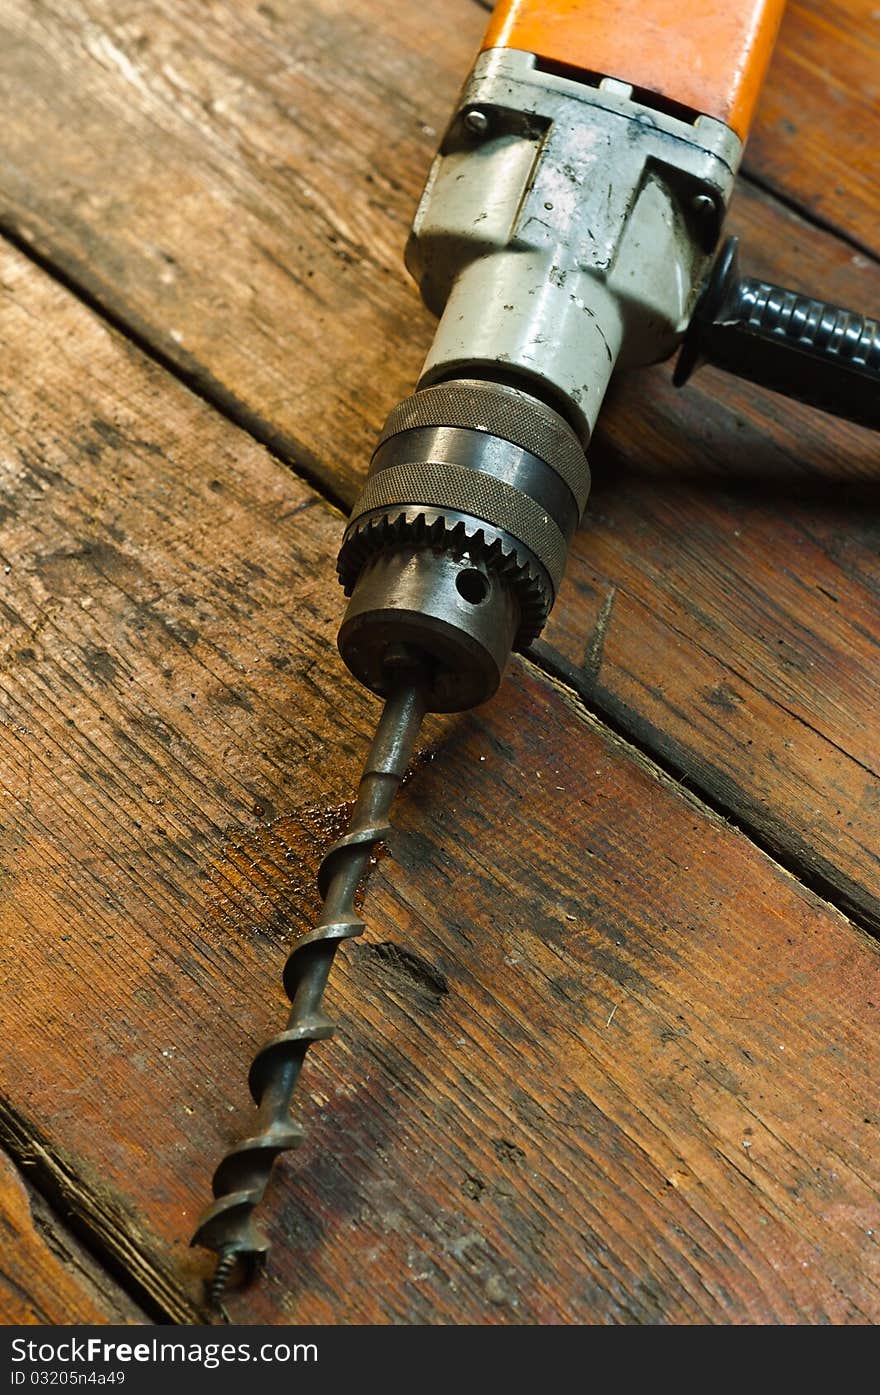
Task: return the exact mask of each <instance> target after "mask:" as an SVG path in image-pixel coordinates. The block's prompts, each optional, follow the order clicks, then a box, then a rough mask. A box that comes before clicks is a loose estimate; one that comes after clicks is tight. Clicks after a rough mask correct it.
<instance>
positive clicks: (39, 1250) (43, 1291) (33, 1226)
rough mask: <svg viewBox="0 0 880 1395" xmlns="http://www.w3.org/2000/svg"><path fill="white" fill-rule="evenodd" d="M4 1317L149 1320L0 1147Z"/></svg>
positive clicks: (15, 1320) (24, 1320)
mask: <svg viewBox="0 0 880 1395" xmlns="http://www.w3.org/2000/svg"><path fill="white" fill-rule="evenodd" d="M0 1256H2V1257H0V1322H2V1323H4V1324H5V1325H6V1326H16V1327H17V1326H22V1325H29V1326H30V1325H33V1324H41V1325H46V1324H67V1323H90V1324H93V1323H105V1322H113V1323H132V1322H143V1321H144V1316H143V1314H142V1313H141V1312H140V1311H139V1310H138V1309H137V1308H136V1307H135V1305H134V1304H133V1303H132V1302H131V1301H130V1299H129V1298H128V1297H127V1296H126V1295H125V1294H124V1293H123V1292H122V1291H121V1289H119V1287H118V1286H117V1285H116V1284H115V1283H114V1282H113V1280H112V1279H110V1277H109V1276H108V1275H107V1274H105V1273H103V1272H102V1270H101V1269H100V1267H99V1266H97V1265H96V1264H95V1263H94V1261H93V1260H91V1259H90V1258H89V1256H88V1255H87V1254H86V1253H85V1251H84V1250H83V1248H82V1246H81V1245H80V1244H79V1243H78V1242H77V1241H76V1240H75V1239H74V1237H73V1236H72V1235H70V1234H69V1233H68V1232H67V1230H66V1229H65V1227H64V1226H63V1225H62V1224H61V1223H60V1222H59V1221H58V1218H57V1217H56V1216H55V1215H53V1213H52V1212H51V1211H50V1210H49V1208H48V1207H47V1206H46V1204H45V1202H43V1200H42V1198H41V1197H40V1196H39V1195H38V1194H36V1193H34V1192H32V1191H31V1190H30V1188H28V1187H27V1186H26V1185H25V1183H24V1182H23V1181H22V1178H21V1174H20V1173H19V1172H18V1171H17V1170H16V1168H15V1166H14V1164H13V1163H12V1161H11V1159H10V1158H9V1157H8V1156H7V1155H6V1154H5V1153H3V1152H2V1151H0Z"/></svg>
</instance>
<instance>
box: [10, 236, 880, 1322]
mask: <svg viewBox="0 0 880 1395" xmlns="http://www.w3.org/2000/svg"><path fill="white" fill-rule="evenodd" d="M0 273H2V274H0V285H2V302H0V310H2V319H3V323H4V326H5V332H6V335H7V343H8V345H9V346H10V349H9V352H7V354H6V355H5V356H4V358H3V360H2V364H0V394H2V395H0V404H2V416H0V425H2V430H3V474H2V479H3V489H4V498H3V503H4V505H5V510H6V512H5V517H4V521H3V522H2V525H0V553H2V556H3V557H4V558H5V559H6V562H5V567H4V571H3V581H2V584H3V604H4V612H5V618H6V640H5V646H6V647H5V653H4V664H3V668H2V673H0V695H2V696H0V701H2V707H3V727H2V735H3V740H2V742H0V788H2V790H3V792H4V827H3V842H2V865H3V879H4V908H3V941H2V959H3V972H4V976H5V979H6V983H7V994H8V999H9V1002H10V1004H11V1006H10V1009H9V1013H8V1021H7V1029H6V1032H5V1033H4V1039H3V1043H2V1049H0V1098H2V1100H3V1101H4V1102H5V1103H4V1110H3V1114H2V1115H0V1123H2V1128H3V1130H4V1133H5V1135H6V1137H7V1138H8V1139H9V1140H10V1141H11V1142H12V1143H13V1144H15V1143H16V1140H17V1141H18V1144H19V1146H20V1143H21V1139H22V1138H24V1137H27V1136H29V1135H30V1136H33V1137H34V1138H35V1139H36V1140H37V1141H38V1143H39V1146H40V1149H41V1155H42V1157H43V1159H44V1162H43V1168H44V1171H45V1173H46V1175H47V1176H51V1178H52V1181H53V1185H54V1186H55V1188H56V1189H57V1190H58V1192H59V1193H60V1194H62V1195H63V1197H64V1200H65V1203H66V1205H67V1206H68V1207H69V1208H70V1210H71V1211H72V1212H73V1213H74V1214H76V1216H77V1218H78V1221H79V1223H80V1225H82V1226H84V1227H85V1228H86V1229H87V1230H89V1231H90V1233H91V1234H92V1236H93V1242H94V1244H95V1247H96V1248H98V1249H101V1248H103V1249H104V1250H105V1251H106V1252H107V1253H109V1254H110V1255H112V1256H113V1257H114V1259H115V1260H116V1262H117V1263H118V1264H120V1265H123V1266H125V1267H127V1269H128V1270H129V1272H130V1274H131V1278H132V1283H133V1284H134V1285H136V1286H137V1288H138V1290H139V1291H140V1292H142V1293H143V1294H144V1296H145V1297H146V1298H147V1299H148V1300H149V1302H150V1304H151V1306H152V1309H153V1310H160V1311H162V1312H165V1313H167V1314H169V1315H171V1316H173V1317H176V1318H177V1319H179V1320H187V1319H192V1318H194V1317H195V1316H196V1315H197V1312H198V1303H199V1301H200V1293H201V1288H200V1278H201V1276H202V1275H203V1273H204V1272H205V1269H206V1265H205V1263H204V1261H203V1258H202V1257H200V1256H198V1255H196V1254H195V1253H193V1252H192V1251H190V1250H188V1249H187V1239H188V1236H189V1233H190V1230H191V1228H192V1225H193V1222H194V1220H195V1217H196V1214H197V1212H198V1210H199V1208H200V1206H201V1205H202V1204H203V1202H204V1199H205V1196H206V1193H207V1187H208V1180H209V1176H210V1172H211V1170H212V1168H213V1165H214V1163H215V1161H216V1159H217V1157H218V1156H219V1154H220V1152H221V1151H222V1150H223V1149H224V1147H225V1146H226V1145H227V1144H228V1143H229V1141H230V1139H232V1138H233V1137H234V1136H235V1135H236V1134H238V1133H239V1132H240V1131H241V1130H242V1129H244V1128H246V1127H247V1125H248V1122H249V1118H250V1111H249V1107H248V1105H247V1101H246V1091H245V1085H244V1063H245V1061H246V1060H247V1058H248V1056H249V1054H250V1052H251V1051H252V1049H253V1048H254V1046H255V1045H257V1044H258V1042H259V1041H260V1040H261V1039H262V1038H263V1037H264V1036H265V1035H266V1034H267V1033H268V1032H270V1031H271V1030H273V1029H274V1027H275V1026H276V1025H277V1023H278V1022H279V1020H280V1018H281V1014H282V1001H281V996H280V992H279V987H278V972H279V967H280V963H281V960H282V958H283V955H284V942H285V941H288V940H289V938H290V936H291V935H292V934H293V933H295V932H296V931H297V930H300V929H302V928H304V927H305V926H307V925H308V924H309V923H310V916H311V914H312V913H313V911H314V904H315V903H314V895H315V894H314V873H315V868H316V865H317V861H318V859H319V857H320V853H321V848H322V846H324V845H325V843H326V840H327V838H328V837H330V836H331V835H332V832H333V829H334V828H335V827H337V826H338V823H339V819H340V816H341V814H342V813H343V812H344V809H343V808H342V806H343V804H344V801H345V800H346V798H347V797H348V795H349V792H350V790H351V788H352V786H353V782H354V777H355V773H356V769H357V765H358V761H359V758H360V756H361V754H362V750H363V745H364V741H365V735H366V732H367V729H368V725H369V722H370V721H371V719H372V717H373V716H374V711H373V706H374V705H373V703H372V702H371V700H369V699H368V698H367V697H366V696H365V695H364V694H362V693H361V692H360V691H359V690H358V689H356V688H355V686H354V685H353V684H352V683H350V682H349V681H348V680H346V679H345V677H344V676H343V675H342V674H341V673H340V670H339V664H338V662H337V661H336V660H335V657H334V654H333V649H332V636H333V631H334V625H335V620H336V616H337V602H336V594H335V590H334V586H333V580H332V571H333V557H334V552H335V544H336V539H337V535H338V527H339V519H338V516H337V515H336V514H335V513H334V512H333V511H332V510H331V509H329V508H328V507H327V506H326V504H324V503H323V502H322V501H321V500H320V499H319V498H318V497H317V496H316V495H315V494H313V493H312V492H310V491H309V489H308V488H307V487H306V486H304V485H303V484H302V483H301V482H299V481H297V480H296V479H295V477H294V476H293V475H292V474H291V473H290V472H289V471H287V470H286V469H285V468H284V467H283V466H282V465H280V464H278V463H277V462H275V461H273V460H272V459H271V458H270V457H269V456H268V455H267V454H266V453H265V452H264V451H263V450H262V449H260V448H259V447H258V446H256V445H255V444H254V443H253V442H251V441H249V440H248V439H247V438H246V437H245V436H244V435H243V434H242V433H241V432H238V431H236V430H235V429H233V428H232V427H230V426H229V425H228V424H227V423H225V422H224V421H223V420H222V418H221V417H220V416H219V415H218V414H217V413H216V412H214V411H213V410H212V409H211V408H210V407H209V406H207V405H205V404H203V403H201V402H200V401H198V400H197V399H196V398H194V397H192V396H191V395H190V394H189V393H187V392H186V391H185V390H184V389H183V388H182V387H180V386H178V385H177V384H175V383H174V382H173V381H172V380H171V379H169V377H168V375H167V374H165V373H164V372H163V371H162V370H161V369H159V368H157V367H155V366H153V365H150V364H149V363H148V362H146V361H144V360H143V359H142V358H141V357H140V355H139V354H138V353H137V352H136V351H134V350H132V349H131V348H130V347H129V346H128V345H127V344H126V343H125V342H124V341H122V340H120V339H119V338H117V337H116V336H114V335H113V334H111V333H110V332H109V331H108V330H107V329H106V328H104V327H103V326H102V325H101V324H100V323H99V322H98V321H97V320H96V319H95V317H94V316H93V315H92V314H91V313H90V312H89V311H88V310H87V309H85V308H84V307H82V306H81V305H80V304H78V303H77V302H76V301H75V300H74V299H73V298H72V297H71V296H69V295H68V294H67V293H66V292H64V291H63V290H61V289H59V288H58V287H57V286H55V285H53V283H52V282H51V281H50V280H49V279H48V278H47V277H46V276H44V275H43V274H42V272H40V271H39V270H36V269H34V268H32V267H31V266H29V265H28V264H27V263H26V262H25V261H24V260H23V259H22V258H21V257H20V256H19V255H18V254H15V253H12V252H9V251H6V252H5V253H4V255H3V261H2V267H0ZM34 363H39V364H40V372H39V375H36V374H34V373H33V372H30V371H29V369H30V366H31V365H32V364H34ZM7 568H8V570H7ZM422 749H423V752H424V753H425V754H431V755H432V756H433V759H431V760H422V761H421V762H419V763H417V767H416V771H415V774H414V776H413V778H412V779H411V781H410V782H409V783H408V785H407V787H406V792H405V797H404V798H403V800H402V801H401V804H400V808H399V813H398V822H399V826H400V833H399V835H398V837H397V839H396V841H395V859H394V860H393V861H392V860H390V859H385V860H383V861H382V862H381V863H380V865H379V867H378V869H377V871H376V873H375V875H374V878H373V880H372V882H371V886H370V892H369V907H370V910H369V916H370V925H371V932H370V937H369V941H368V942H367V943H364V944H361V945H358V946H354V947H352V951H351V952H350V953H347V954H346V955H345V956H343V957H342V959H341V962H340V965H339V973H338V974H337V975H336V977H335V984H334V990H333V995H332V997H333V1004H334V1007H335V1010H336V1011H337V1013H338V1015H339V1018H340V1022H341V1030H340V1034H339V1038H338V1040H337V1041H336V1042H335V1043H334V1044H333V1046H332V1047H329V1048H327V1049H326V1050H324V1051H322V1052H320V1053H315V1058H314V1063H313V1064H312V1062H311V1060H310V1065H309V1071H308V1077H307V1087H306V1090H305V1091H304V1093H303V1097H302V1105H301V1107H302V1110H303V1112H304V1115H305V1117H306V1118H307V1119H308V1121H309V1123H310V1124H311V1125H312V1132H311V1136H310V1140H309V1142H308V1144H307V1145H306V1146H305V1147H304V1149H303V1150H302V1152H301V1153H300V1155H299V1156H298V1158H296V1159H295V1160H289V1161H288V1162H286V1163H285V1164H284V1165H283V1166H282V1167H281V1168H280V1169H279V1174H280V1175H279V1178H278V1180H277V1183H276V1184H275V1186H274V1187H273V1189H272V1204H271V1205H270V1207H269V1208H268V1211H267V1216H268V1219H269V1221H270V1224H271V1229H272V1232H273V1235H274V1237H275V1239H276V1242H277V1246H276V1249H275V1251H274V1254H273V1261H272V1266H271V1268H270V1271H269V1273H268V1275H267V1276H266V1279H265V1281H264V1282H263V1283H261V1284H260V1285H259V1286H257V1287H256V1288H255V1289H254V1290H252V1291H251V1292H250V1293H248V1294H247V1295H245V1296H243V1297H241V1298H239V1299H238V1300H236V1302H235V1303H234V1304H233V1305H232V1307H231V1313H232V1315H233V1316H234V1317H237V1318H242V1319H244V1318H247V1319H249V1320H260V1321H262V1320H265V1321H270V1322H271V1321H276V1322H277V1321H283V1322H290V1321H312V1320H331V1321H335V1320H339V1321H430V1322H437V1321H453V1322H463V1321H477V1322H498V1321H500V1322H511V1321H513V1322H535V1321H538V1322H548V1321H556V1320H562V1321H581V1322H587V1321H599V1322H603V1321H658V1320H665V1321H682V1322H689V1321H705V1320H710V1321H726V1322H749V1321H753V1322H758V1321H790V1322H794V1321H810V1322H812V1321H817V1322H818V1321H825V1320H830V1321H834V1322H838V1321H839V1322H843V1321H865V1320H874V1319H876V1318H877V1317H878V1315H880V1304H878V1268H877V1255H878V1250H877V1245H876V1239H875V1234H874V1232H875V1229H876V1132H877V1119H876V1113H875V1110H874V1103H875V1093H874V1086H873V1077H874V1073H875V1065H876V1051H875V1049H874V1008H873V1004H875V1003H876V1002H877V1001H878V998H877V994H878V993H880V982H878V979H880V954H878V948H877V946H876V944H875V943H874V942H873V941H872V940H870V939H868V938H867V937H866V936H865V935H863V934H862V933H861V932H860V931H859V930H857V929H856V928H855V927H854V926H852V925H851V924H850V923H849V922H847V921H846V920H845V919H844V918H842V917H841V916H840V915H839V914H838V913H837V912H836V911H834V910H833V908H831V907H830V906H828V905H827V904H824V903H822V902H821V901H819V900H817V898H815V897H814V896H813V895H812V894H811V893H809V892H808V891H807V890H806V889H805V888H804V887H803V886H801V885H800V884H799V883H797V882H796V881H795V880H793V879H792V878H791V877H789V876H788V875H787V874H786V873H785V872H784V871H782V870H781V869H780V868H779V867H778V866H777V865H776V864H774V863H773V862H772V861H771V860H769V859H768V858H766V857H765V856H764V855H763V854H762V853H760V852H759V851H758V850H756V848H755V847H754V846H753V844H752V843H751V842H750V841H749V840H748V839H747V838H746V837H745V836H744V835H742V834H741V833H738V832H736V831H735V830H732V829H731V828H729V827H728V826H727V825H726V824H725V823H724V822H723V821H722V820H720V819H719V818H717V817H716V816H714V815H712V814H711V813H710V812H709V811H707V810H706V809H705V807H704V806H702V805H701V804H700V803H699V801H697V800H696V799H695V798H694V797H693V796H692V795H690V794H689V793H688V792H687V791H683V790H681V789H680V788H679V787H678V786H676V785H675V784H674V783H673V782H671V781H669V780H668V779H666V778H665V777H662V776H661V775H660V774H659V773H658V771H657V770H656V769H655V768H653V767H651V766H650V764H649V763H648V762H646V761H645V760H644V758H642V757H640V756H639V755H638V754H637V753H636V752H634V751H633V750H632V749H631V748H629V747H627V746H626V744H625V743H623V742H621V741H620V740H618V739H617V738H615V737H614V736H613V735H611V734H610V733H609V732H608V731H607V730H606V729H605V728H603V727H602V726H601V725H599V724H597V723H596V722H595V721H593V720H591V719H589V718H588V717H587V716H586V715H585V713H584V712H583V710H582V709H581V708H580V707H579V705H578V704H577V702H576V701H575V700H574V699H573V697H572V696H570V695H569V694H568V693H566V692H565V691H560V690H558V689H557V688H555V687H554V686H553V685H552V684H551V683H550V682H549V681H548V680H547V678H546V677H545V676H543V675H542V674H540V673H539V672H537V671H536V670H534V669H531V668H530V667H529V666H528V665H526V664H523V663H522V662H519V663H517V665H516V666H515V668H514V672H513V674H512V675H511V678H510V681H509V682H508V684H507V687H506V690H505V692H504V693H503V695H500V696H499V698H498V699H497V700H496V701H495V702H494V703H493V704H492V705H490V706H489V707H488V708H487V709H486V710H485V712H483V713H480V714H477V715H473V716H470V717H465V718H460V719H456V720H447V721H445V722H439V721H437V720H435V721H434V722H432V723H431V724H430V725H429V727H428V728H427V729H426V734H425V739H424V742H423V746H422ZM499 808H504V810H505V819H504V827H503V830H501V829H500V828H499V825H498V818H497V813H498V809H499ZM84 984H88V985H90V991H89V992H88V993H84V992H83V985H84Z"/></svg>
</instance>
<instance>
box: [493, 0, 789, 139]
mask: <svg viewBox="0 0 880 1395" xmlns="http://www.w3.org/2000/svg"><path fill="white" fill-rule="evenodd" d="M784 3H785V0H721V3H719V0H499V4H498V5H497V7H496V9H495V13H494V14H493V16H492V20H491V23H490V24H489V28H488V29H487V31H486V37H485V39H484V40H483V49H489V48H515V49H521V50H523V51H525V52H526V53H534V54H535V55H536V57H537V58H538V60H539V61H543V62H545V63H548V64H552V65H554V66H557V65H558V66H559V67H562V68H565V69H567V70H572V69H574V70H579V71H581V72H583V73H587V74H590V75H591V76H594V75H595V76H598V77H610V78H617V79H618V80H619V81H621V82H626V83H629V84H630V85H631V86H632V87H634V88H637V89H641V90H642V91H646V92H652V93H655V94H657V95H659V96H661V97H663V98H664V99H665V100H666V101H667V102H669V103H672V104H674V105H675V106H678V107H684V108H686V109H687V110H689V111H691V112H693V113H694V114H695V115H702V116H712V117H715V119H716V120H718V121H723V122H724V123H725V124H726V125H727V126H730V127H731V128H732V130H734V131H735V132H736V134H737V135H738V136H739V138H740V140H743V141H744V140H745V138H746V136H747V135H748V130H749V126H750V124H751V120H752V116H753V114H754V110H755V105H756V103H757V100H758V94H759V92H760V90H761V84H762V82H763V80H764V74H765V73H766V71H767V66H768V64H769V62H770V55H771V53H772V51H773V44H774V41H775V39H776V34H777V31H778V29H779V22H780V20H781V18H782V11H783V8H784Z"/></svg>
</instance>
